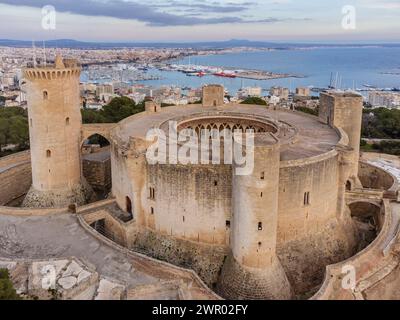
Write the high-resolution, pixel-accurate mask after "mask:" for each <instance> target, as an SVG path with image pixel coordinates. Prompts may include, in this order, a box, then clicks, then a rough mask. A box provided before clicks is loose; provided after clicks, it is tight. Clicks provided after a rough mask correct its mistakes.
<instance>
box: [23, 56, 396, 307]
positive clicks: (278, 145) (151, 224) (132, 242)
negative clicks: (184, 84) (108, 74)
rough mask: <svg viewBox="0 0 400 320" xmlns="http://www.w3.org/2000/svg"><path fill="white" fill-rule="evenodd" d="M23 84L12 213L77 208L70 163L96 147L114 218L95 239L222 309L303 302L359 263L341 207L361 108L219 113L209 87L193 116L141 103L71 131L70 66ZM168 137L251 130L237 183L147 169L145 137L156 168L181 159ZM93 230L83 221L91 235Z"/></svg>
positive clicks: (173, 167)
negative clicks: (247, 159) (105, 149)
mask: <svg viewBox="0 0 400 320" xmlns="http://www.w3.org/2000/svg"><path fill="white" fill-rule="evenodd" d="M24 72H25V77H26V79H27V82H28V99H29V102H28V103H29V121H30V138H31V160H32V187H31V189H30V190H29V192H28V194H27V195H26V197H25V200H24V202H23V205H24V206H26V207H39V208H49V207H68V206H70V205H78V206H79V205H82V204H84V203H87V202H88V201H90V198H91V193H92V190H91V187H90V186H88V184H87V183H86V180H85V178H84V175H83V170H82V165H81V154H80V150H81V145H82V142H83V141H84V140H85V139H87V138H88V137H89V136H90V135H92V134H95V133H97V134H101V135H103V136H104V137H106V138H107V139H108V140H109V142H110V157H111V178H112V191H111V197H112V198H113V199H115V204H116V207H115V208H113V209H112V210H111V212H112V213H111V215H112V216H113V218H112V223H108V222H107V221H109V220H107V219H104V217H103V216H102V217H103V218H101V219H102V220H103V222H102V223H101V225H102V226H101V228H100V229H101V232H102V233H103V234H105V235H106V236H108V237H109V238H110V239H112V240H114V241H116V242H118V243H119V244H122V245H124V246H125V247H127V248H129V249H132V250H134V251H138V252H141V253H144V254H146V255H148V256H151V257H154V258H156V259H159V260H163V261H167V262H169V263H172V264H175V265H178V266H181V267H185V268H189V269H192V270H194V271H195V272H196V273H197V274H198V275H199V277H200V278H201V279H202V280H203V281H204V283H206V284H207V285H208V286H209V287H210V288H212V289H213V290H214V291H215V292H217V293H218V294H219V295H220V296H221V297H223V298H227V299H293V298H304V297H310V296H311V295H312V294H314V293H315V292H316V291H317V290H318V288H319V287H320V285H321V282H322V280H323V277H324V274H325V268H326V266H328V265H331V264H334V263H337V262H340V261H343V260H346V259H348V258H350V257H352V256H353V255H354V254H356V253H357V252H358V251H359V250H360V248H359V242H360V239H361V238H362V235H361V234H360V230H359V229H358V227H357V224H356V223H355V222H354V219H353V217H352V213H351V210H350V202H349V199H348V198H349V194H350V193H352V192H353V191H354V192H355V191H356V190H358V191H359V192H360V194H362V192H363V189H364V187H363V183H362V182H365V181H361V180H360V174H359V168H360V164H359V156H360V155H359V153H360V151H359V141H360V134H361V119H362V102H363V100H362V97H361V96H359V95H357V94H354V93H348V92H333V91H332V92H324V93H321V98H320V102H321V106H320V114H319V117H314V116H310V115H306V114H302V113H298V112H293V111H289V110H281V109H277V110H275V109H270V108H268V107H266V106H257V105H240V104H233V103H231V104H224V89H223V87H221V86H218V85H208V86H205V87H204V88H203V101H202V104H193V105H186V106H172V107H166V108H161V107H160V106H159V105H157V104H156V103H155V102H154V101H152V100H151V99H148V101H146V105H145V112H142V113H140V114H136V115H133V116H131V117H129V118H127V119H124V120H123V121H121V122H120V123H118V124H112V125H111V124H101V125H100V124H99V125H82V122H81V116H80V110H79V74H80V68H79V66H78V64H77V62H76V61H72V60H67V59H64V60H62V59H61V58H60V57H57V59H56V61H55V65H54V66H50V67H45V68H27V69H26V70H25V71H24ZM171 123H175V124H176V131H177V133H181V132H183V131H184V130H186V129H192V130H193V131H194V132H196V133H197V134H198V135H199V136H201V135H202V132H204V130H206V129H207V130H217V131H218V132H227V131H228V132H231V133H234V132H238V131H239V132H243V133H244V132H247V131H249V130H251V132H254V136H255V139H254V154H253V155H254V157H253V160H254V162H253V167H252V170H251V172H249V174H246V175H238V174H237V170H238V169H241V166H239V165H238V164H236V163H232V164H229V163H226V162H223V161H222V158H223V157H221V159H220V161H219V162H217V163H210V161H205V162H202V161H201V160H202V159H198V160H199V161H198V162H197V163H185V164H184V163H179V162H173V161H169V162H168V163H152V162H151V161H149V160H148V157H147V154H148V152H149V150H150V149H151V148H152V146H153V145H154V142H155V141H154V139H149V137H148V133H149V131H150V130H158V131H161V132H165V133H166V135H165V142H166V149H165V152H166V153H167V158H168V159H169V160H171V159H170V158H174V157H172V156H171V150H173V148H172V147H174V146H178V147H182V146H183V145H184V142H183V141H176V140H174V139H173V138H172V139H170V138H171V137H170V132H169V129H170V125H171ZM208 139H209V142H208V143H206V144H201V147H200V148H201V150H203V151H208V153H206V154H208V155H210V154H211V153H212V151H213V144H214V143H216V141H215V140H216V139H214V138H213V137H212V136H210V137H208ZM218 142H220V143H221V145H222V149H223V150H224V144H223V143H222V142H221V141H220V140H218ZM167 151H168V152H167ZM210 159H211V158H210V157H208V158H207V160H210ZM172 160H173V159H172ZM203 160H204V159H203ZM363 170H366V169H363ZM368 170H370V169H368ZM382 179H384V178H382ZM390 179H391V178H390V176H389V180H390ZM362 180H368V179H366V178H365V177H363V179H362ZM386 182H387V181H386V180H385V185H386V184H387V185H388V184H391V183H390V181H389V182H387V183H386ZM389 187H390V186H387V188H386V189H389ZM358 191H357V192H358ZM378 211H379V210H378ZM116 212H120V213H121V212H122V214H119V215H120V216H124V221H123V222H121V223H116V222H115V221H116V219H117V218H116V217H117V216H118V214H115V213H116ZM103 214H104V213H102V215H103ZM127 217H128V218H127ZM96 219H97V220H96ZM379 219H380V218H379ZM379 219H378V218H377V219H376V220H377V221H378V222H379V221H380V220H379ZM104 220H105V222H104ZM98 221H100V218H93V217H90V218H88V224H90V225H91V226H93V227H94V228H95V229H96V230H98V231H99V230H100V229H99V228H98V225H99V224H98V223H97V222H98ZM110 221H111V220H110ZM380 222H382V221H380ZM381 227H382V226H381V225H380V226H378V227H377V229H380V228H381ZM105 229H106V230H105ZM105 231H106V232H105Z"/></svg>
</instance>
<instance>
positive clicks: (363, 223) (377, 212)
mask: <svg viewBox="0 0 400 320" xmlns="http://www.w3.org/2000/svg"><path fill="white" fill-rule="evenodd" d="M349 209H350V213H351V218H352V219H353V222H354V224H355V226H356V227H357V230H358V235H359V250H358V251H361V250H363V249H364V248H365V247H367V246H368V245H369V244H371V243H372V242H373V241H374V240H375V239H376V237H377V236H378V234H379V232H380V231H381V229H382V225H383V222H384V216H383V214H382V209H381V206H380V205H378V204H377V203H373V202H368V201H355V202H352V203H350V204H349Z"/></svg>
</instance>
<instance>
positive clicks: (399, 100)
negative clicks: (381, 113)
mask: <svg viewBox="0 0 400 320" xmlns="http://www.w3.org/2000/svg"><path fill="white" fill-rule="evenodd" d="M368 102H369V104H371V105H372V106H373V107H386V108H397V107H400V93H399V92H385V91H371V92H369V94H368Z"/></svg>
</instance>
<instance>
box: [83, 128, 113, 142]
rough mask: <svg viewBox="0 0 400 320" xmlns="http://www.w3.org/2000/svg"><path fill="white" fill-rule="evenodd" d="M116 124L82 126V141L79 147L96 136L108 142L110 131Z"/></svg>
mask: <svg viewBox="0 0 400 320" xmlns="http://www.w3.org/2000/svg"><path fill="white" fill-rule="evenodd" d="M116 125H117V124H116V123H96V124H84V125H82V134H81V136H82V141H81V145H82V144H83V142H84V141H85V140H87V139H88V138H90V137H91V136H93V135H95V134H98V135H100V136H102V137H104V138H106V139H107V140H108V141H110V133H111V130H112V129H114V128H115V126H116Z"/></svg>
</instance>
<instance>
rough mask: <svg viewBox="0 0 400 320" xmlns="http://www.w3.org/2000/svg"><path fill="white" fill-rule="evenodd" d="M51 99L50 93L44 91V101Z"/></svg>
mask: <svg viewBox="0 0 400 320" xmlns="http://www.w3.org/2000/svg"><path fill="white" fill-rule="evenodd" d="M47 99H49V93H48V92H47V91H43V100H47Z"/></svg>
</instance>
